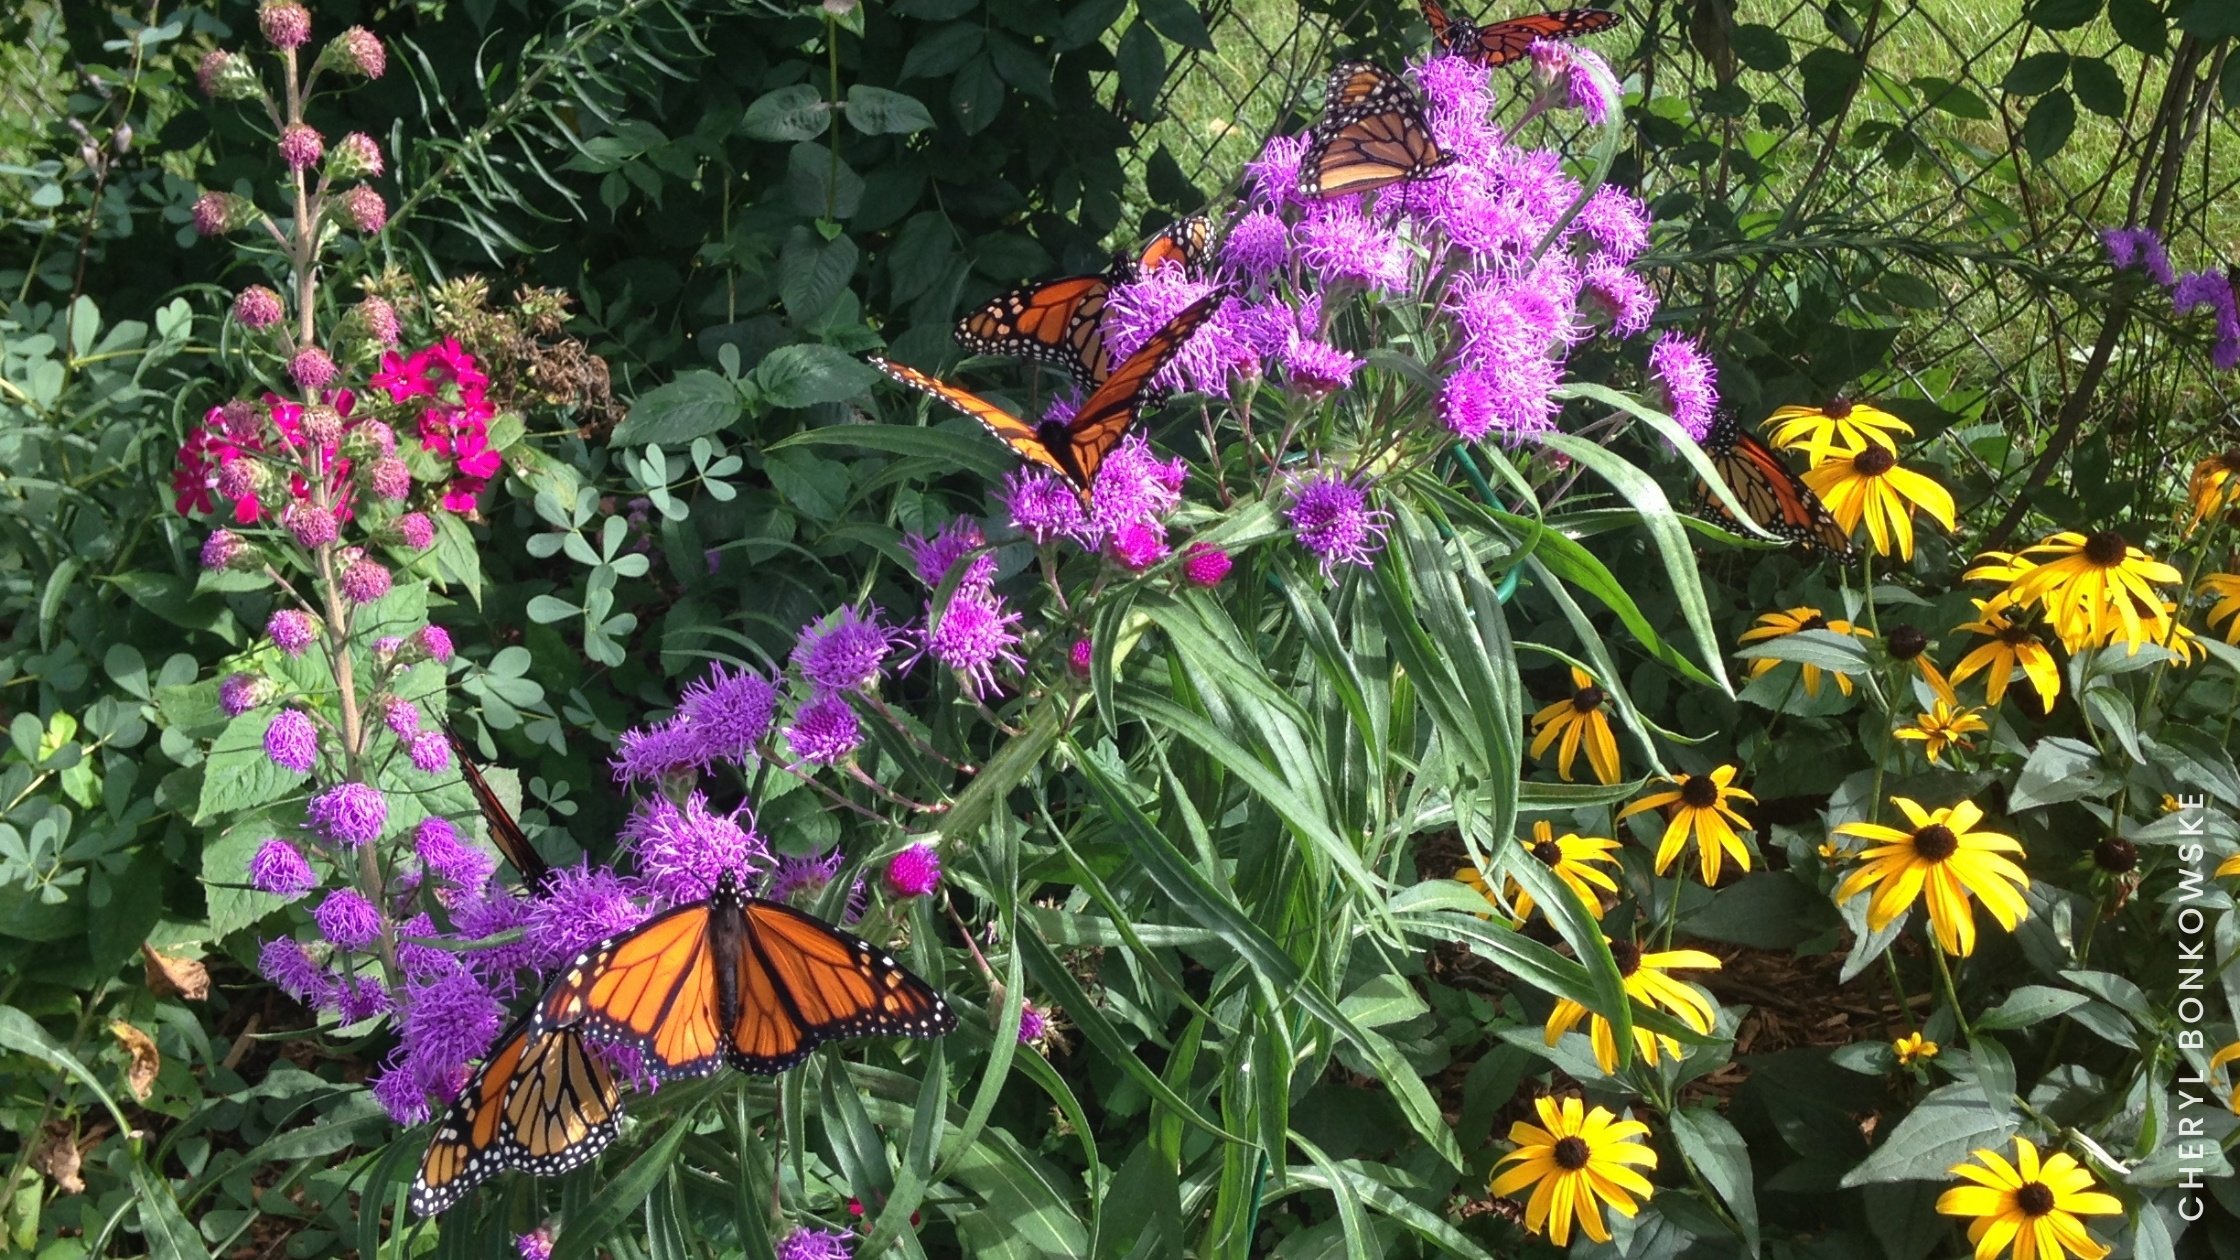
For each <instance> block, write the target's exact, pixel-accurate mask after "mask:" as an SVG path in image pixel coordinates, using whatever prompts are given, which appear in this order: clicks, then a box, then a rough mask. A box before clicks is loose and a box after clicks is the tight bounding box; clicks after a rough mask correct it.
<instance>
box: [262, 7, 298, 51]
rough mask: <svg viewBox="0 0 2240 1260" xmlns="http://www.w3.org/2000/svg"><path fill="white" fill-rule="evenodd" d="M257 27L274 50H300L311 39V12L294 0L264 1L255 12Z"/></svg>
mask: <svg viewBox="0 0 2240 1260" xmlns="http://www.w3.org/2000/svg"><path fill="white" fill-rule="evenodd" d="M257 26H258V27H259V28H260V29H261V30H263V31H264V37H265V38H266V39H268V40H271V41H272V46H273V47H274V48H279V49H282V50H285V49H289V48H301V47H303V42H304V41H305V40H307V39H310V38H311V11H310V10H309V9H306V8H304V7H303V6H302V5H300V4H297V3H296V2H295V0H265V4H264V6H263V7H262V8H260V9H258V10H257Z"/></svg>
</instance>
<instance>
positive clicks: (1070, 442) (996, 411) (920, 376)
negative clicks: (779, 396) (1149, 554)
mask: <svg viewBox="0 0 2240 1260" xmlns="http://www.w3.org/2000/svg"><path fill="white" fill-rule="evenodd" d="M1220 300H1221V294H1219V293H1209V294H1207V295H1206V296H1204V297H1202V298H1199V299H1198V300H1197V301H1196V302H1193V303H1191V304H1190V305H1189V306H1188V307H1186V308H1184V309H1183V311H1182V313H1181V314H1179V315H1176V316H1175V317H1174V318H1173V319H1170V320H1168V321H1167V323H1166V326H1165V327H1163V328H1161V329H1160V330H1159V331H1158V332H1155V333H1153V334H1152V335H1151V339H1150V340H1149V341H1146V342H1144V343H1143V345H1142V347H1140V348H1139V349H1137V350H1136V352H1135V353H1134V354H1131V355H1129V356H1128V359H1127V362H1125V363H1122V364H1121V365H1120V366H1118V367H1116V368H1114V369H1113V370H1112V372H1111V374H1110V375H1108V376H1106V377H1105V379H1104V383H1103V384H1101V385H1098V386H1097V387H1096V390H1095V391H1094V392H1093V393H1091V394H1090V395H1089V397H1088V399H1087V400H1086V401H1084V402H1083V403H1082V404H1081V408H1080V410H1078V411H1076V412H1074V415H1073V419H1072V420H1071V421H1065V420H1044V421H1043V422H1042V423H1041V424H1029V423H1027V422H1026V421H1025V420H1022V419H1020V418H1019V417H1017V416H1015V415H1013V414H1011V413H1010V412H1008V411H1005V410H1004V409H1003V408H1001V407H999V406H997V405H996V404H994V403H992V402H989V401H988V400H987V399H985V398H982V397H981V396H980V395H978V394H975V393H973V392H971V391H970V390H966V389H961V388H959V387H957V386H955V385H951V384H949V383H948V382H947V381H943V380H937V379H936V378H934V377H931V376H928V375H926V374H925V373H923V372H920V371H919V370H917V369H916V368H913V367H905V366H904V365H902V364H900V363H893V362H889V361H888V360H886V359H883V358H880V357H879V356H877V355H873V356H872V357H871V360H870V362H871V365H872V366H873V367H875V368H878V369H879V370H880V371H882V372H885V373H886V374H887V375H889V376H891V377H893V378H894V379H896V380H898V381H900V382H902V383H903V384H905V385H908V386H909V387H910V388H912V389H915V390H920V391H922V392H924V393H928V394H931V395H933V396H934V397H935V398H938V399H940V400H941V401H943V402H945V403H947V404H949V405H950V406H952V407H954V408H956V409H957V410H959V411H961V412H963V413H964V414H966V415H968V416H971V417H972V418H973V419H975V420H978V421H979V422H980V423H981V425H982V426H983V427H985V428H986V429H987V430H988V432H990V433H993V434H995V435H996V436H997V437H999V438H1001V439H1003V441H1004V443H1005V444H1006V445H1008V446H1010V448H1011V449H1012V450H1014V451H1016V452H1018V454H1019V457H1020V458H1021V459H1024V460H1026V461H1027V462H1029V463H1033V464H1040V465H1042V466H1043V467H1045V468H1048V469H1051V470H1052V471H1054V472H1056V473H1058V475H1060V476H1062V477H1064V478H1065V479H1066V480H1067V481H1069V482H1071V483H1073V488H1074V490H1075V491H1076V492H1078V493H1079V494H1080V495H1081V500H1082V502H1083V503H1087V502H1088V501H1089V487H1090V486H1091V485H1093V484H1095V482H1096V479H1097V469H1098V468H1099V467H1101V466H1103V464H1104V459H1105V456H1107V455H1109V454H1111V453H1112V448H1114V447H1116V446H1118V445H1119V444H1120V439H1121V438H1123V437H1126V436H1127V434H1128V430H1129V429H1130V428H1132V427H1134V425H1135V422H1136V417H1137V415H1138V414H1140V412H1141V411H1142V409H1143V407H1144V406H1146V405H1147V404H1148V403H1149V401H1150V399H1149V397H1148V396H1147V395H1148V392H1149V388H1150V384H1151V378H1152V377H1154V376H1156V375H1158V373H1159V369H1161V368H1163V367H1165V366H1166V365H1167V361H1168V360H1170V359H1172V358H1173V357H1174V355H1175V352H1176V351H1177V350H1180V349H1181V348H1182V344H1183V343H1184V342H1186V341H1188V340H1189V339H1190V334H1191V333H1194V332H1196V331H1197V330H1198V325H1200V324H1202V323H1204V322H1205V320H1206V316H1208V315H1210V314H1212V312H1213V308H1214V305H1215V303H1217V302H1219V301H1220Z"/></svg>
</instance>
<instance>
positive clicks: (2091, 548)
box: [2084, 529, 2131, 569]
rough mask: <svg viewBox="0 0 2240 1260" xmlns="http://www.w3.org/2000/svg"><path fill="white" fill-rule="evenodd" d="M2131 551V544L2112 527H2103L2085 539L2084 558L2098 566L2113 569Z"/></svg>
mask: <svg viewBox="0 0 2240 1260" xmlns="http://www.w3.org/2000/svg"><path fill="white" fill-rule="evenodd" d="M2130 552H2131V544H2130V543H2129V542H2128V541H2126V540H2125V538H2124V536H2123V535H2121V534H2119V533H2117V532H2115V531H2114V530H2112V529H2103V530H2101V531H2100V532H2099V533H2097V534H2094V535H2092V536H2091V537H2089V538H2087V539H2085V540H2084V558H2085V559H2086V560H2089V561H2091V562H2092V564H2093V565H2094V566H2095V567H2097V568H2102V569H2112V568H2114V567H2116V566H2117V565H2119V564H2122V563H2123V558H2124V557H2125V556H2126V555H2129V554H2130Z"/></svg>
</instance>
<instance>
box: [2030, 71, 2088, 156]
mask: <svg viewBox="0 0 2240 1260" xmlns="http://www.w3.org/2000/svg"><path fill="white" fill-rule="evenodd" d="M2076 129H2077V104H2076V102H2075V101H2074V100H2073V99H2071V98H2070V96H2069V92H2068V89H2066V88H2056V89H2054V90H2053V91H2051V92H2048V93H2046V94H2045V95H2044V96H2041V97H2039V98H2038V103H2037V104H2035V105H2032V106H2031V107H2030V113H2029V114H2028V116H2026V117H2025V118H2023V120H2022V148H2023V150H2024V151H2025V152H2027V153H2028V154H2029V155H2030V156H2031V157H2032V158H2033V159H2035V160H2037V161H2040V162H2048V161H2051V160H2052V159H2053V155H2054V154H2056V153H2059V152H2061V146H2063V145H2065V144H2067V143H2069V136H2070V135H2071V134H2072V133H2073V132H2075V131H2076Z"/></svg>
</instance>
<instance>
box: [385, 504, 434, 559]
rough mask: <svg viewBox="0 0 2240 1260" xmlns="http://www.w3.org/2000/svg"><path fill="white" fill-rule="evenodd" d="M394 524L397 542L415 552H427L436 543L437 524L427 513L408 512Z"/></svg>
mask: <svg viewBox="0 0 2240 1260" xmlns="http://www.w3.org/2000/svg"><path fill="white" fill-rule="evenodd" d="M399 497H401V496H399ZM394 524H395V529H396V531H397V541H399V542H401V543H403V544H404V545H405V546H407V547H410V548H412V549H413V550H414V551H426V550H427V549H428V548H429V547H430V546H433V545H434V543H435V541H436V523H435V522H434V521H431V520H429V519H428V515H427V513H425V512H407V513H405V514H404V515H403V516H400V517H398V518H397V519H396V521H395V523H394Z"/></svg>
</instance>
